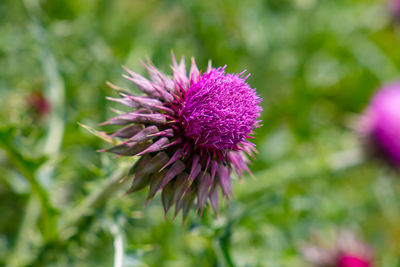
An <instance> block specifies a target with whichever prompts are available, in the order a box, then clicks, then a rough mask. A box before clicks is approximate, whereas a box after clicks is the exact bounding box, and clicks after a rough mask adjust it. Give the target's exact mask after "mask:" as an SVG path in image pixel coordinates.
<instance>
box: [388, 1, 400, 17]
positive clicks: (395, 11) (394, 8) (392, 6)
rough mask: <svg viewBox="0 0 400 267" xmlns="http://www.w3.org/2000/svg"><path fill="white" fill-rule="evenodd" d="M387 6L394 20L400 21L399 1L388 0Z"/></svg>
mask: <svg viewBox="0 0 400 267" xmlns="http://www.w3.org/2000/svg"><path fill="white" fill-rule="evenodd" d="M388 6H389V10H390V12H391V13H392V16H393V17H394V19H396V20H398V21H400V0H389V1H388Z"/></svg>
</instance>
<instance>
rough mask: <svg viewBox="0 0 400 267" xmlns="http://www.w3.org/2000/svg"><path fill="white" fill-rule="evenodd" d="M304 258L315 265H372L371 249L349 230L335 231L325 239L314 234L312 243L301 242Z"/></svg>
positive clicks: (346, 266)
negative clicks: (330, 236) (333, 234)
mask: <svg viewBox="0 0 400 267" xmlns="http://www.w3.org/2000/svg"><path fill="white" fill-rule="evenodd" d="M301 252H302V254H303V256H304V258H305V259H306V260H307V261H308V262H310V263H311V264H312V265H313V266H315V267H373V266H374V264H373V262H374V257H373V253H372V249H371V248H370V247H369V246H368V245H366V244H365V243H363V242H362V241H360V240H358V239H357V238H356V237H355V235H354V234H353V233H352V232H350V231H345V230H341V231H339V232H338V233H335V236H334V239H333V240H330V241H327V240H324V239H322V238H321V236H315V237H314V242H313V243H306V244H303V246H302V247H301Z"/></svg>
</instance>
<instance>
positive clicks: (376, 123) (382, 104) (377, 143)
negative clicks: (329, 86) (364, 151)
mask: <svg viewBox="0 0 400 267" xmlns="http://www.w3.org/2000/svg"><path fill="white" fill-rule="evenodd" d="M360 132H361V134H362V135H363V136H366V137H367V140H368V142H367V144H368V148H369V150H370V151H372V152H373V153H374V154H375V155H380V156H381V157H382V158H385V159H387V161H388V162H389V163H391V164H392V165H396V166H400V83H394V84H390V85H387V86H385V87H383V88H382V89H381V90H380V91H379V92H378V93H377V94H376V95H375V96H374V97H373V98H372V100H371V103H370V105H369V107H368V108H367V110H366V112H365V115H364V116H363V117H362V119H361V121H360Z"/></svg>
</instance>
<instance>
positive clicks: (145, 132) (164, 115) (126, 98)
mask: <svg viewBox="0 0 400 267" xmlns="http://www.w3.org/2000/svg"><path fill="white" fill-rule="evenodd" d="M172 59H173V62H172V71H173V75H172V77H168V76H166V75H165V74H163V73H161V72H160V71H159V70H157V69H156V68H155V67H154V66H153V65H152V64H151V63H150V62H149V63H148V64H147V65H146V64H145V67H146V68H147V70H148V73H149V76H150V80H149V79H146V78H145V77H143V76H141V75H139V74H137V73H134V72H132V71H131V70H129V69H126V71H127V73H128V75H125V76H124V77H125V78H126V79H128V80H130V81H132V82H133V83H134V84H135V85H136V86H137V87H138V88H139V89H140V91H142V92H143V93H144V95H143V96H137V95H134V94H132V93H130V92H129V91H127V90H124V89H122V88H120V87H118V86H115V85H112V84H110V86H111V87H113V88H114V89H116V90H117V91H118V92H119V94H120V96H121V98H109V100H112V101H115V102H118V103H121V104H124V105H126V106H128V107H130V108H131V109H132V110H131V111H130V112H127V113H122V112H118V113H119V115H118V116H116V117H114V118H112V119H110V120H108V121H106V122H105V123H103V124H109V125H123V126H124V127H123V128H121V129H118V130H116V131H115V132H113V133H112V134H110V135H109V136H107V137H110V138H115V139H117V141H116V142H117V144H116V145H115V146H113V147H111V148H109V149H106V150H103V151H107V152H113V153H116V154H118V155H121V156H140V158H139V159H138V160H137V162H136V163H135V165H134V166H133V167H132V169H131V170H130V173H129V174H130V175H132V176H134V178H133V182H132V186H131V188H130V190H129V192H135V191H138V190H141V189H143V188H145V187H149V193H148V197H147V199H148V200H150V199H152V198H153V197H154V196H155V195H156V193H157V192H159V191H161V198H162V203H163V206H164V211H165V213H167V212H168V211H169V210H170V208H171V207H172V206H174V205H175V215H176V214H177V213H179V212H180V211H182V214H183V219H185V217H186V216H187V214H188V212H189V211H190V208H191V207H192V206H193V204H194V203H196V206H197V209H200V210H201V211H203V209H204V207H205V206H206V204H207V203H211V205H212V207H213V208H214V210H215V211H216V212H217V210H218V205H219V204H218V202H219V192H220V191H221V192H222V195H223V196H224V197H225V198H226V199H227V200H229V198H230V196H231V193H232V187H231V172H232V170H235V172H236V173H237V174H238V175H239V176H241V175H242V174H243V172H244V171H246V172H250V170H249V168H248V166H247V164H248V158H247V155H250V156H252V155H253V152H255V151H256V150H255V148H254V145H253V144H252V143H250V142H249V141H248V140H247V138H249V137H250V135H251V134H252V132H253V130H254V129H255V128H256V127H258V126H259V122H260V121H258V120H257V118H258V117H259V115H260V112H261V107H260V106H259V104H260V101H261V99H260V98H259V97H258V96H257V94H256V92H255V90H254V89H252V88H251V87H250V86H249V85H248V84H247V83H246V78H247V77H242V73H240V74H227V73H225V67H222V68H221V67H220V68H212V67H211V64H209V66H208V68H207V70H206V71H205V72H203V73H201V72H200V71H199V70H198V68H197V66H196V63H195V61H194V60H193V59H192V64H191V68H190V71H189V75H187V73H186V68H185V61H184V59H183V58H182V60H181V61H180V63H179V64H178V63H177V62H176V60H175V58H174V56H173V57H172Z"/></svg>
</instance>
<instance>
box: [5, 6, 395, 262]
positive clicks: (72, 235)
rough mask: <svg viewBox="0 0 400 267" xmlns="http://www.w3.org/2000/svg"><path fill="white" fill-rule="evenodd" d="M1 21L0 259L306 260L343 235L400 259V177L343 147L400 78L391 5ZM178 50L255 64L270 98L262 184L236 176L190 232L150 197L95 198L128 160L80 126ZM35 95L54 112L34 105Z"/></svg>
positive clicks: (51, 15)
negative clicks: (129, 78)
mask: <svg viewBox="0 0 400 267" xmlns="http://www.w3.org/2000/svg"><path fill="white" fill-rule="evenodd" d="M0 25H1V27H0V66H2V67H1V71H0V114H1V115H0V173H1V175H0V201H1V203H2V204H1V206H0V214H1V216H0V265H6V266H25V265H29V266H112V265H113V264H114V266H122V265H119V263H120V262H118V260H119V259H121V258H123V263H122V264H123V266H274V267H275V266H307V265H306V263H305V262H304V261H303V259H302V258H301V255H300V254H299V250H298V248H299V246H300V245H301V243H302V242H303V241H304V240H307V239H308V237H309V235H310V234H311V233H312V232H314V231H321V232H325V231H329V229H332V228H336V227H345V228H350V229H353V230H354V231H356V232H357V233H358V234H359V235H360V236H363V237H364V239H365V240H367V241H368V242H369V243H370V244H371V245H372V246H373V247H374V249H375V251H376V257H377V260H378V262H379V263H380V266H388V267H393V266H400V256H399V253H398V252H399V251H400V228H399V227H398V225H399V224H400V206H399V204H398V203H399V200H400V184H399V180H398V179H399V177H398V176H399V175H398V173H396V172H394V171H391V170H389V169H387V168H386V167H385V166H382V165H381V164H379V163H375V162H368V163H360V160H361V159H358V158H357V154H352V153H344V154H340V153H341V152H342V151H352V150H357V149H358V146H359V142H358V140H357V136H356V135H355V134H354V133H353V131H352V129H351V124H352V123H354V117H355V116H356V115H357V113H361V112H362V110H363V108H364V107H365V106H366V104H367V103H368V99H369V97H370V96H371V94H372V93H373V92H374V90H375V89H376V88H377V87H378V86H379V85H381V84H383V83H386V82H390V81H392V80H394V79H397V78H398V75H399V68H400V49H399V44H400V25H396V23H395V22H394V21H393V20H392V18H391V16H390V13H389V11H388V10H387V5H386V3H385V2H384V1H378V0H375V1H373V0H351V1H345V0H335V1H330V0H252V1H240V0H221V1H213V0H203V1H184V0H177V1H175V0H166V1H161V0H148V1H140V0H113V1H111V0H99V1H95V0H85V1H81V0H58V1H51V0H21V1H20V0H1V1H0ZM171 51H174V53H175V54H176V55H178V56H181V55H185V56H186V57H187V59H188V58H189V57H191V56H193V57H195V58H196V61H197V62H198V65H199V66H200V67H201V68H202V69H205V67H206V64H207V61H208V60H209V59H211V60H212V61H213V65H214V66H221V65H225V64H226V65H227V70H228V71H229V72H240V71H242V70H244V69H247V71H248V72H249V73H251V77H250V78H249V83H250V84H251V85H252V86H253V87H255V88H257V90H258V92H259V94H260V95H261V96H262V97H263V99H264V101H263V103H262V105H263V108H264V112H263V115H262V116H263V118H262V119H263V124H264V126H263V127H262V128H260V129H258V130H257V133H256V137H257V138H256V139H255V142H256V143H257V145H258V149H259V151H260V153H259V155H258V156H257V158H256V159H255V161H254V164H253V166H252V170H253V171H254V173H255V177H256V179H251V178H250V179H245V181H244V182H243V183H240V182H238V181H235V185H234V186H235V189H234V193H235V195H236V198H235V199H234V200H233V202H232V203H231V204H230V206H228V205H226V203H225V208H224V209H223V210H222V211H221V213H220V214H219V217H218V219H216V218H215V215H214V214H213V213H212V212H211V211H210V212H208V211H207V212H206V214H205V215H204V216H203V217H202V218H198V216H197V215H194V214H192V215H191V217H190V218H189V219H188V221H187V222H186V224H185V225H184V226H183V227H182V226H181V225H180V224H181V222H180V220H179V219H177V220H176V221H173V220H172V217H171V216H168V218H167V219H166V220H164V218H163V212H162V207H161V205H160V201H153V202H152V203H150V204H149V205H148V206H146V207H144V200H145V195H144V193H143V192H140V193H137V194H134V195H129V196H122V193H119V194H116V195H115V196H116V197H111V195H112V194H111V193H110V192H111V191H110V192H108V193H110V194H108V193H107V194H100V195H97V197H96V192H97V191H96V190H98V188H99V186H101V185H104V184H105V185H107V179H108V177H110V176H111V177H113V175H114V176H115V172H116V170H117V169H118V168H120V167H119V166H121V165H123V166H124V164H125V165H126V164H127V162H128V163H132V160H131V159H119V160H115V159H112V156H110V155H101V154H99V153H97V152H96V150H98V149H100V148H103V147H105V146H106V144H105V143H104V142H103V141H102V140H101V139H99V138H96V137H95V136H92V135H90V134H89V133H88V132H87V131H85V130H84V129H82V128H81V127H80V126H79V125H78V124H77V122H82V123H84V124H86V125H89V126H93V127H97V126H96V125H97V123H100V122H102V121H105V120H106V118H108V117H110V116H111V114H110V107H112V106H113V105H112V104H110V103H108V102H107V101H106V100H105V96H107V95H112V94H113V93H114V92H112V90H111V89H110V88H108V87H107V86H106V85H105V82H106V81H112V82H113V83H116V84H121V85H126V86H129V87H130V88H132V86H131V85H129V84H128V83H127V82H126V81H124V80H123V79H122V77H121V73H122V68H121V65H125V66H128V67H129V68H131V69H134V70H135V71H138V72H144V68H143V66H142V65H141V64H140V60H143V59H146V58H147V57H148V58H150V59H151V60H152V61H153V62H154V64H155V65H156V66H158V67H160V69H161V70H163V71H165V72H169V71H170V69H169V65H170V64H171V63H170V52H171ZM132 90H134V88H132ZM38 92H41V93H42V94H43V96H44V97H45V98H46V100H47V101H49V106H50V109H51V112H42V113H41V112H39V111H40V109H38V108H37V107H36V108H35V106H32V104H31V103H32V101H30V100H29V99H30V97H32V94H37V93H38ZM335 153H339V154H335ZM332 155H334V156H332ZM335 155H336V156H335ZM113 186H114V185H113ZM93 195H94V196H95V197H93V198H88V196H93ZM88 207H90V208H88ZM86 208H88V209H86ZM76 211H80V212H81V213H79V212H78V213H75V212H76ZM71 214H72V215H71ZM74 214H75V215H76V218H73V215H74ZM68 216H72V218H73V219H71V220H70V221H68V220H67V219H65V218H71V217H68ZM64 219H65V220H64ZM71 222H73V224H72V223H71Z"/></svg>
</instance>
